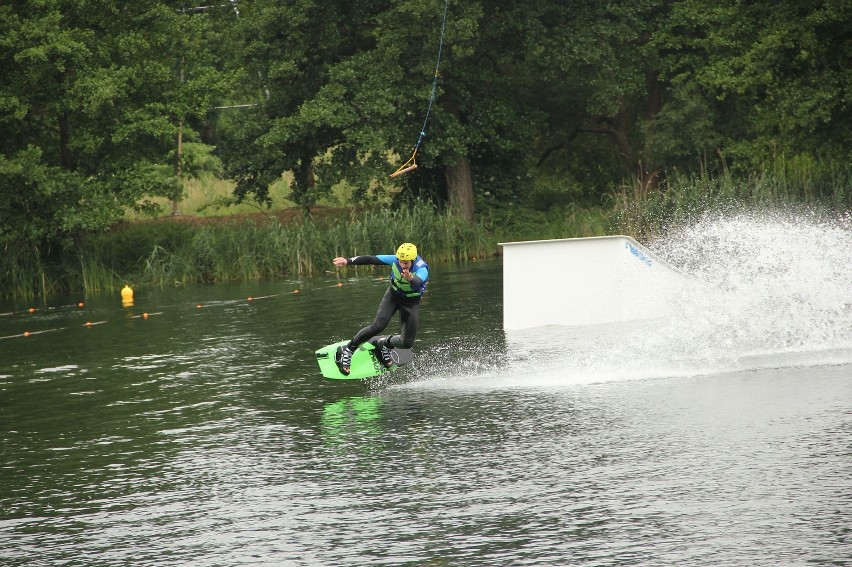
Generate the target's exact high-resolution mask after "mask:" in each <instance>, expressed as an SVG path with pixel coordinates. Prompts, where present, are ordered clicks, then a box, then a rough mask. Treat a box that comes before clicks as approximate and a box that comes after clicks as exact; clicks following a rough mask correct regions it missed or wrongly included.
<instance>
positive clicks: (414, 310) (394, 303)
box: [333, 242, 429, 376]
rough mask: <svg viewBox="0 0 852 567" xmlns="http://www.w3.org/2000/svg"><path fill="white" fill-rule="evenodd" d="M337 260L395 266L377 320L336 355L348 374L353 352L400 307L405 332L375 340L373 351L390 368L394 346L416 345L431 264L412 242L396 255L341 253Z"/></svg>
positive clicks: (343, 263) (388, 321)
mask: <svg viewBox="0 0 852 567" xmlns="http://www.w3.org/2000/svg"><path fill="white" fill-rule="evenodd" d="M333 262H334V265H335V266H337V267H343V266H346V265H349V264H352V265H355V266H363V265H366V264H373V265H382V264H386V265H389V266H390V267H391V275H390V287H388V290H387V291H386V292H385V295H384V297H382V301H381V303H379V309H378V311H377V312H376V319H375V321H373V322H372V323H371V324H370V325H369V326H367V327H364V328H363V329H361V330H360V331H358V333H357V334H356V335H355V336H354V337H353V338H352V340H351V341H349V344H348V345H344V346H343V347H342V348H341V349H340V350H339V352H338V355H337V358H336V362H337V367H338V368H340V372H341V373H343V374H344V375H347V376H348V375H349V367H350V366H351V363H352V353H353V352H355V350H356V349H357V348H358V347H359V346H361V345H362V344H364V343H365V342H367V341H368V340H370V339H371V338H373V337H374V336H376V335H377V334H379V333H381V332H382V331H383V330H384V328H385V327H387V325H388V323H390V320H391V317H392V316H393V314H394V313H396V312H397V311H399V319H400V326H401V327H402V334H399V335H393V336H390V337H387V338H386V339H380V340H378V341H376V342H375V343H374V344H375V346H376V349H375V350H374V351H373V352H374V353H375V354H376V356H377V357H378V358H379V360H380V361H381V362H382V364H383V365H384V366H385V368H389V367H390V366H392V365H393V358H391V352H390V350H391V349H392V348H411V347H412V345H414V338H415V337H416V336H417V328H418V327H419V326H420V314H419V313H420V298H421V297H422V296H423V292H425V291H426V280H428V279H429V265H428V264H427V263H426V262H425V261H424V260H423V258H421V257H420V256H419V255H418V254H417V247H416V246H414V244H411V243H410V242H406V243H405V244H402V245H400V247H399V248H397V250H396V255H393V254H383V255H379V256H355V257H354V258H342V257H338V258H335V259H334V260H333Z"/></svg>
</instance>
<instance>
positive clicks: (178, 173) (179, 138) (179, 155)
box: [172, 120, 183, 216]
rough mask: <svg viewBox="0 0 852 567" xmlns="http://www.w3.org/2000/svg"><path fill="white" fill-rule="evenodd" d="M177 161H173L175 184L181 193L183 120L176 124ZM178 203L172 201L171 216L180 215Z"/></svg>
mask: <svg viewBox="0 0 852 567" xmlns="http://www.w3.org/2000/svg"><path fill="white" fill-rule="evenodd" d="M175 153H177V159H175V177H176V178H177V182H178V183H179V184H180V186H181V191H183V180H182V179H181V173H182V172H181V167H180V163H181V159H183V120H181V121H180V122H179V123H178V132H177V151H176V152H175ZM180 214H181V212H180V201H178V200H176V199H173V200H172V216H177V215H180Z"/></svg>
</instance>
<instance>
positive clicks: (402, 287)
mask: <svg viewBox="0 0 852 567" xmlns="http://www.w3.org/2000/svg"><path fill="white" fill-rule="evenodd" d="M424 266H425V267H426V269H429V265H428V264H427V263H426V262H424V261H423V259H422V258H421V257H420V256H418V257H417V258H415V259H414V262H413V263H412V264H411V270H410V271H412V272H413V271H415V270H417V269H419V268H422V267H424ZM427 279H428V278H427ZM391 288H392V289H393V290H394V292H396V293H397V294H399V295H403V296H405V297H409V298H416V297H420V296H421V295H423V292H424V291H426V282H425V281H424V282H423V285H422V287H421V288H420V289H419V290H415V289H414V288H412V287H411V282H410V281H408V280H407V279H405V278H404V277H402V266H400V265H399V260H397V261H395V262H394V263H393V264H391Z"/></svg>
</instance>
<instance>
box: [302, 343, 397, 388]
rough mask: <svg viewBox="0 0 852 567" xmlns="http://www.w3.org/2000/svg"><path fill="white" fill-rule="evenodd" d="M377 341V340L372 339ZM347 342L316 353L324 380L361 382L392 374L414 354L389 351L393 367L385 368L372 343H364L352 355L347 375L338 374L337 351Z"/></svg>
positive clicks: (332, 345) (395, 350)
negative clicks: (380, 375)
mask: <svg viewBox="0 0 852 567" xmlns="http://www.w3.org/2000/svg"><path fill="white" fill-rule="evenodd" d="M373 340H377V339H373ZM348 343H349V341H340V342H339V343H334V344H331V345H328V346H324V347H322V348H321V349H319V350H318V351H316V355H317V363H318V364H319V367H320V372H322V375H323V376H325V377H326V378H329V379H331V380H362V379H364V378H372V377H373V376H378V375H379V374H384V373H386V372H393V371H394V370H396V369H397V368H399V367H400V366H402V365H403V364H408V363H409V362H411V361H412V359H413V358H414V353H413V352H412V351H411V349H407V348H394V349H391V356H392V357H393V359H394V365H393V366H391V367H390V368H385V367H384V365H383V364H382V363H381V362H379V359H378V358H377V357H376V355H375V354H374V353H373V351H374V350H375V349H376V347H375V345H373V344H372V343H369V342H367V343H364V344H362V345H361V346H359V347H358V349H357V350H356V351H355V352H354V353H352V365H351V366H350V367H349V375H345V374H343V373H341V372H340V369H339V368H338V367H337V358H336V357H337V351H338V349H339V348H341V347H342V346H343V345H345V344H348Z"/></svg>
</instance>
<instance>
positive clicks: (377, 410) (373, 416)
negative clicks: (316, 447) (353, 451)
mask: <svg viewBox="0 0 852 567" xmlns="http://www.w3.org/2000/svg"><path fill="white" fill-rule="evenodd" d="M382 403H383V402H382V399H381V398H379V397H377V396H358V397H352V398H344V399H342V400H338V401H336V402H332V403H329V404H326V406H325V407H324V408H323V411H322V435H323V439H324V441H325V443H326V444H328V445H341V444H343V443H345V442H347V441H349V440H353V439H354V440H358V439H363V438H364V437H365V436H378V435H380V434H381V433H382V426H381V417H382Z"/></svg>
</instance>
